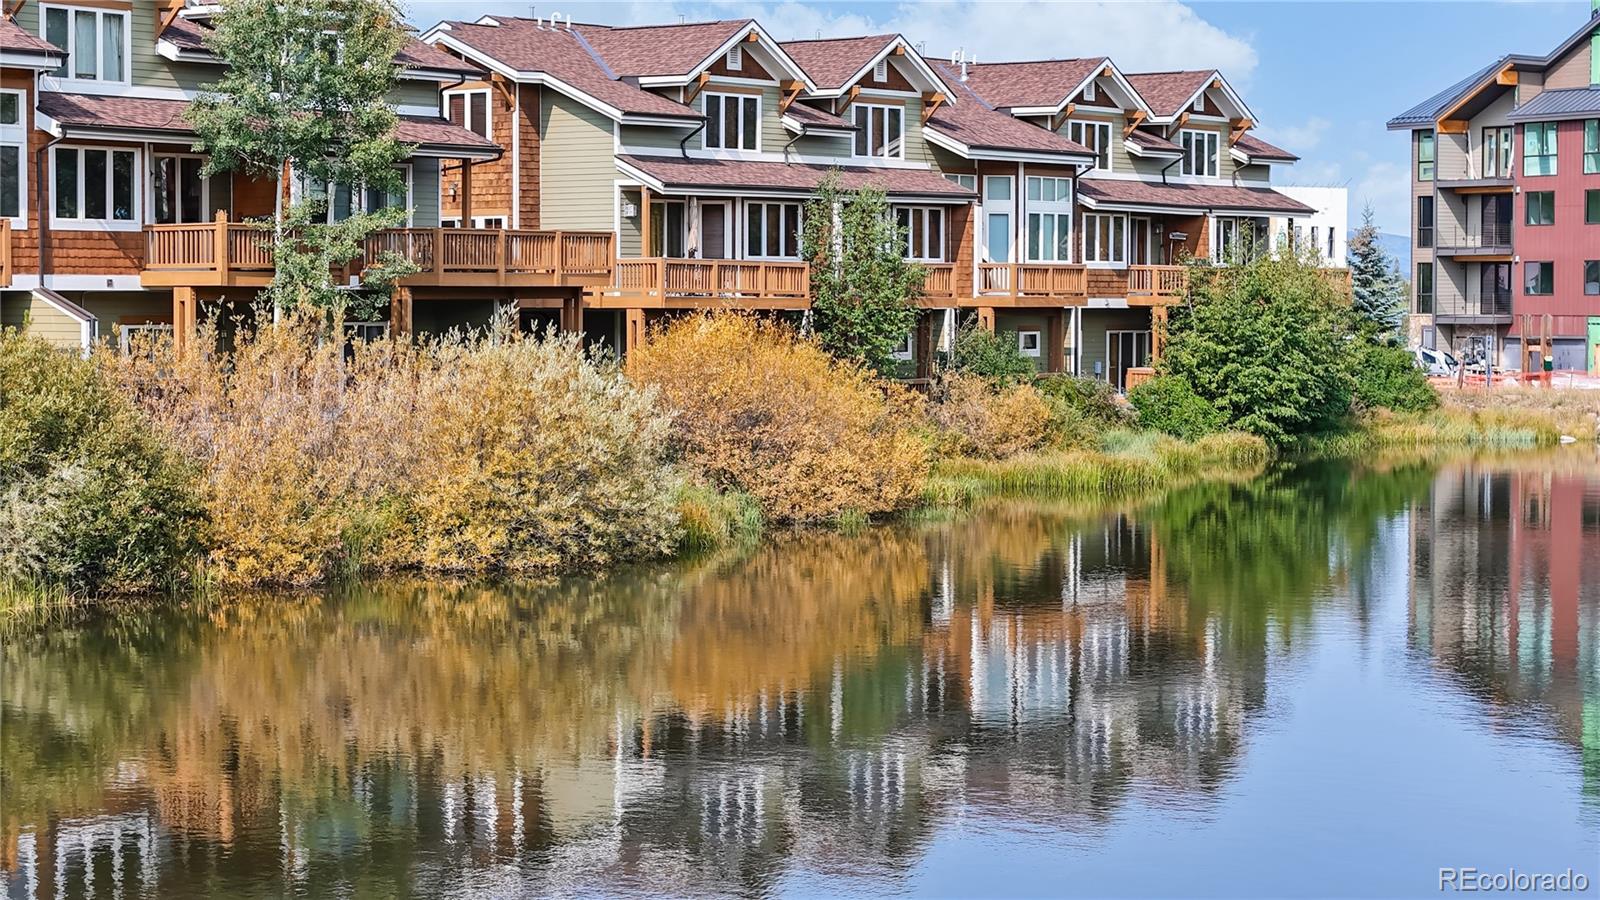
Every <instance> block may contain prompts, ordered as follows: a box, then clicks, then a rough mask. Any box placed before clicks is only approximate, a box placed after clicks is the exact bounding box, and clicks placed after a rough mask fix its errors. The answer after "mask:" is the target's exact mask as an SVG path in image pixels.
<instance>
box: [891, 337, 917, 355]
mask: <svg viewBox="0 0 1600 900" xmlns="http://www.w3.org/2000/svg"><path fill="white" fill-rule="evenodd" d="M912 345H913V341H912V335H911V334H910V333H909V332H908V333H906V334H905V335H904V336H903V337H901V338H900V343H898V344H895V345H894V350H893V351H892V352H890V354H889V355H890V356H893V357H894V358H895V359H900V360H910V359H911V347H912Z"/></svg>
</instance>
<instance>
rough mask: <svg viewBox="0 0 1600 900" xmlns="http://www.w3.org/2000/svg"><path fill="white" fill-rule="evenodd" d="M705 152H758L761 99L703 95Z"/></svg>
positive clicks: (747, 95)
mask: <svg viewBox="0 0 1600 900" xmlns="http://www.w3.org/2000/svg"><path fill="white" fill-rule="evenodd" d="M701 96H703V97H705V114H706V127H705V130H704V131H703V132H701V133H702V134H703V135H705V148H706V149H707V150H760V149H761V97H760V96H759V95H753V94H711V93H706V94H702V95H701Z"/></svg>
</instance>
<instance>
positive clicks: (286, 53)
mask: <svg viewBox="0 0 1600 900" xmlns="http://www.w3.org/2000/svg"><path fill="white" fill-rule="evenodd" d="M406 40H407V32H406V30H405V24H404V18H403V16H402V15H401V12H400V10H399V8H398V7H397V6H396V5H395V3H394V0H228V2H227V4H226V5H225V7H224V9H223V11H222V13H221V14H220V15H219V16H218V17H217V26H216V29H215V31H214V32H213V33H212V34H211V35H210V36H209V37H208V38H207V45H208V46H209V47H210V49H211V50H212V52H213V53H215V54H216V55H217V57H218V58H219V59H221V60H222V61H223V62H224V63H226V65H227V69H226V70H225V71H224V73H223V76H222V78H221V79H220V80H219V81H218V82H217V83H216V84H215V85H214V86H212V88H211V89H210V90H208V91H205V92H203V93H201V94H200V95H199V96H198V97H196V98H195V101H194V103H193V104H192V105H191V106H190V108H189V113H188V117H189V120H190V122H191V123H192V124H193V125H194V128H195V132H196V134H197V135H198V139H197V140H196V142H195V149H196V150H198V151H201V152H204V153H207V154H209V155H210V160H209V161H208V162H207V164H206V174H207V175H212V174H216V173H220V172H231V171H242V172H244V173H245V174H247V175H249V176H251V177H253V178H258V179H262V180H268V181H273V182H275V183H276V185H277V190H275V191H273V196H274V200H275V202H274V206H273V214H272V218H271V219H270V220H263V221H261V222H258V223H256V224H258V225H260V226H261V228H262V231H263V241H264V242H265V243H266V245H267V246H268V247H269V249H270V250H271V252H272V257H273V264H274V275H273V280H272V284H271V286H270V287H268V288H267V289H266V290H265V291H263V292H262V300H263V302H270V303H271V305H272V308H273V313H274V316H275V317H276V316H279V315H281V314H282V312H283V311H284V310H285V309H288V308H290V307H293V306H297V305H313V306H318V307H322V308H333V309H339V308H342V307H343V306H344V304H345V303H346V302H347V299H348V297H349V295H348V292H346V291H342V290H340V289H339V288H338V286H337V285H336V284H335V283H334V280H333V276H332V274H331V269H332V268H333V267H335V266H338V265H341V264H343V263H345V262H348V261H349V260H351V259H353V258H354V257H355V256H356V255H357V254H358V253H359V252H360V251H361V245H362V241H363V240H364V239H365V238H366V236H367V235H368V234H370V233H372V232H373V231H376V230H378V229H380V228H390V227H394V226H396V225H399V224H401V223H402V222H403V221H404V220H405V215H406V210H405V209H404V208H403V207H404V202H403V201H401V202H400V203H394V202H392V201H391V202H389V203H388V204H387V205H386V208H384V209H382V210H377V211H366V212H360V211H357V210H354V209H352V210H351V212H352V215H350V216H349V217H348V218H345V219H343V220H342V221H339V222H336V223H329V222H328V218H329V217H328V215H327V211H328V196H327V193H328V186H330V185H331V186H333V191H334V192H335V194H336V195H346V196H350V197H352V198H354V197H356V196H359V194H358V193H357V192H361V191H365V192H367V195H368V196H383V195H385V194H387V195H388V196H390V197H394V196H396V195H399V196H404V192H405V184H404V177H403V176H402V175H401V173H400V171H399V170H398V169H397V168H396V165H397V164H398V163H400V162H402V161H403V160H405V159H406V158H407V157H408V156H410V155H411V151H412V149H413V148H411V147H408V146H406V145H404V144H401V143H399V142H398V141H396V140H395V136H394V135H395V128H396V126H397V125H398V118H397V116H396V115H395V112H394V109H393V108H392V107H391V106H390V105H389V103H388V97H389V93H390V91H391V89H392V88H393V87H394V84H395V78H396V73H395V64H394V58H395V54H397V53H398V52H399V51H400V49H401V47H402V46H404V44H405V41H406ZM291 177H292V178H297V179H299V180H300V182H301V184H302V185H303V186H304V189H303V190H300V191H296V192H293V194H291V193H290V192H288V191H286V189H285V188H286V186H285V184H284V183H283V179H285V178H291ZM346 192H348V193H346ZM291 197H292V198H293V199H291ZM356 205H358V204H354V203H352V204H351V206H356ZM342 212H343V210H341V213H342ZM382 262H383V264H382V265H379V266H377V267H376V268H375V269H372V270H369V273H368V274H367V275H366V276H364V280H365V281H366V282H367V283H368V284H369V285H371V286H376V287H380V288H381V286H382V285H383V283H384V282H385V281H386V280H387V279H389V278H392V277H395V276H396V275H399V274H403V273H404V272H406V271H409V270H410V267H409V266H408V265H407V264H406V263H404V262H403V261H401V260H399V259H397V258H395V257H393V256H392V255H391V256H390V257H389V258H387V259H385V260H384V261H382Z"/></svg>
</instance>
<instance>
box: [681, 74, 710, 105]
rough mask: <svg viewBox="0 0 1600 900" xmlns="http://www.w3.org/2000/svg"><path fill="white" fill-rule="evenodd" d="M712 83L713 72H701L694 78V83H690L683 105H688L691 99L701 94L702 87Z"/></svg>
mask: <svg viewBox="0 0 1600 900" xmlns="http://www.w3.org/2000/svg"><path fill="white" fill-rule="evenodd" d="M710 83H711V73H710V72H701V73H700V77H698V78H696V79H695V80H694V84H691V85H689V90H687V91H685V92H684V95H683V105H685V106H688V105H689V103H690V101H692V100H694V98H695V97H696V96H698V95H699V93H700V91H701V89H703V88H704V87H705V86H706V85H708V84H710Z"/></svg>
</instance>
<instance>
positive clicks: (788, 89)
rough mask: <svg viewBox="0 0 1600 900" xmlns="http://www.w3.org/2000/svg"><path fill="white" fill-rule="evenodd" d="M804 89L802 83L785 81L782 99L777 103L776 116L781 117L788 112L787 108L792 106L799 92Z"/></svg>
mask: <svg viewBox="0 0 1600 900" xmlns="http://www.w3.org/2000/svg"><path fill="white" fill-rule="evenodd" d="M804 89H805V83H804V82H801V81H785V82H784V83H783V99H781V100H779V101H778V115H780V116H781V115H783V114H784V113H786V112H788V111H789V107H791V106H793V105H794V101H795V100H796V99H797V98H798V97H799V96H800V92H801V91H802V90H804Z"/></svg>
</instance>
